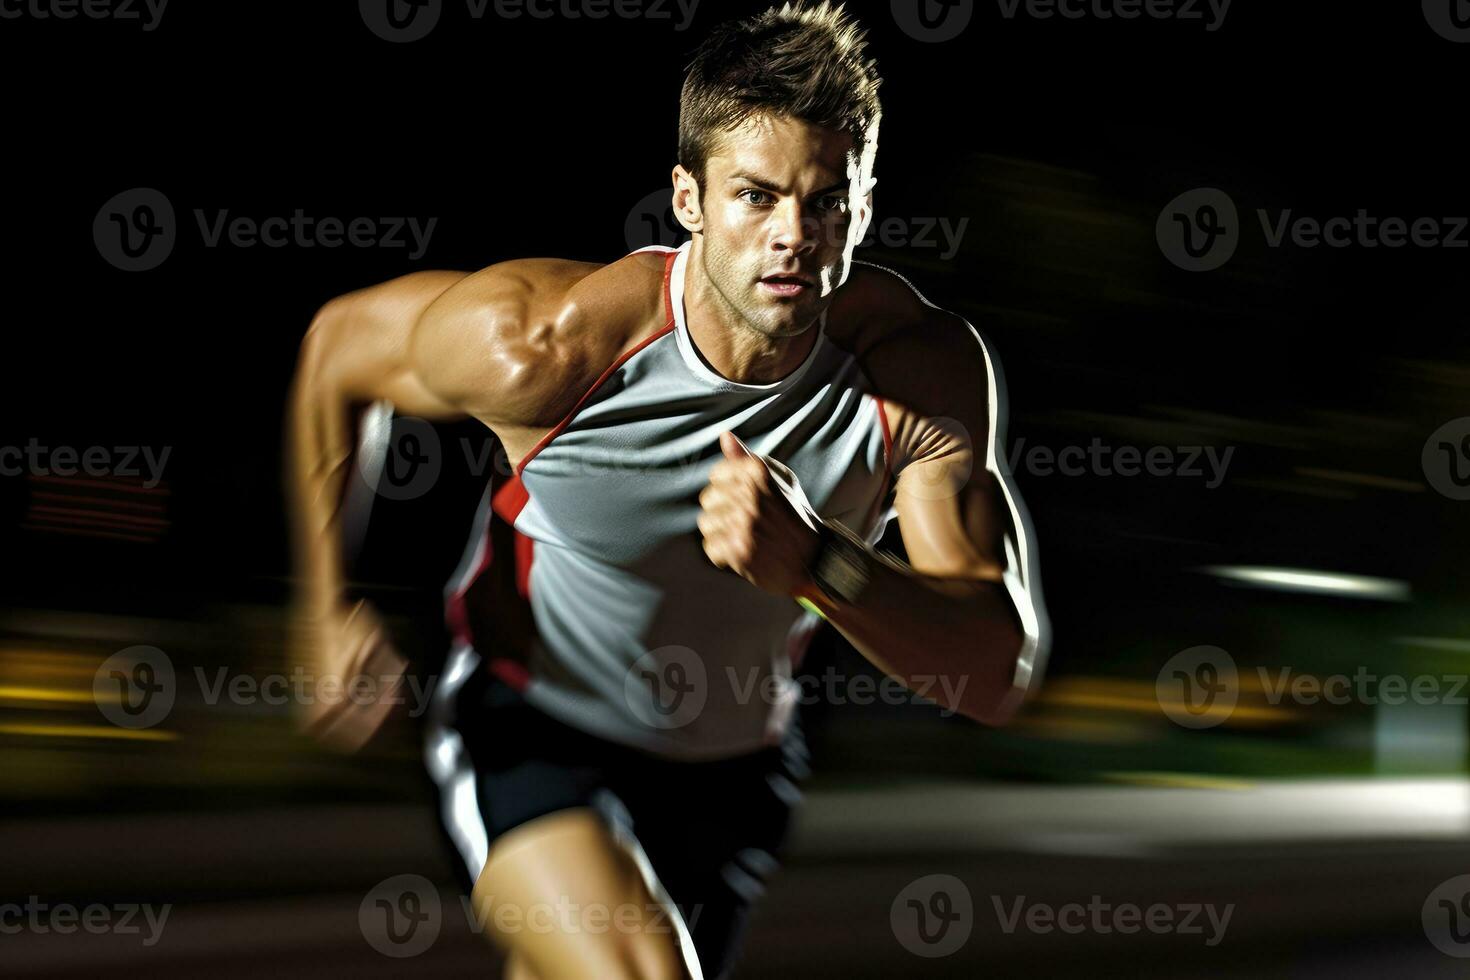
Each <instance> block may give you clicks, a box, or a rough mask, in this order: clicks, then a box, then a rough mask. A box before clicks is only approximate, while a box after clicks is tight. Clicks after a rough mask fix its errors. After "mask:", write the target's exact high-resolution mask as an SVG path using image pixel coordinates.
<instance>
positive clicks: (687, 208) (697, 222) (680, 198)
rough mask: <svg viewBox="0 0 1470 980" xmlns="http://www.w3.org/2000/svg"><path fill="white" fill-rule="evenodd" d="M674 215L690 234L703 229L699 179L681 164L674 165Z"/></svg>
mask: <svg viewBox="0 0 1470 980" xmlns="http://www.w3.org/2000/svg"><path fill="white" fill-rule="evenodd" d="M674 217H675V218H677V219H678V220H679V224H681V225H683V226H684V230H685V231H687V232H689V233H690V234H693V233H694V232H697V231H703V230H704V210H703V207H702V205H701V204H700V191H699V181H697V180H695V179H694V175H693V174H691V173H690V172H689V171H687V170H685V169H684V166H683V165H682V164H675V165H674Z"/></svg>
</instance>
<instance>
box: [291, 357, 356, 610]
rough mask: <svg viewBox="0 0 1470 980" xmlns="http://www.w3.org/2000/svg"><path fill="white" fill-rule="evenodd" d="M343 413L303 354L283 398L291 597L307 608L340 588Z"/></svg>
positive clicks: (331, 601) (332, 597) (332, 598)
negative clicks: (294, 592) (293, 587)
mask: <svg viewBox="0 0 1470 980" xmlns="http://www.w3.org/2000/svg"><path fill="white" fill-rule="evenodd" d="M348 413H349V406H348V405H347V404H346V402H345V400H344V399H342V398H341V397H340V396H339V395H338V394H337V393H336V392H335V391H334V390H333V387H332V386H331V385H329V384H326V383H325V382H323V381H322V380H321V379H320V378H319V377H317V376H316V375H315V372H314V371H313V369H312V365H311V364H310V363H309V362H308V361H306V357H305V355H303V364H302V365H301V367H300V368H299V369H298V371H297V376H296V378H295V380H294V382H293V383H292V388H291V397H290V401H289V404H288V412H287V422H286V425H287V434H288V439H287V443H288V447H289V448H288V452H287V456H288V459H287V461H286V464H287V465H286V489H287V497H288V501H289V509H290V514H291V543H292V563H293V569H294V572H295V577H296V589H297V596H296V598H297V602H298V604H299V605H300V606H301V607H302V609H303V611H306V612H309V613H320V612H325V611H327V610H330V609H332V608H333V607H334V606H335V605H336V604H337V603H338V602H340V600H341V598H342V593H343V586H344V576H343V570H342V554H343V549H342V512H341V510H342V499H343V493H342V491H343V486H344V483H345V481H346V478H347V473H348V467H349V466H350V465H351V460H352V449H353V447H352V445H351V443H350V441H349V440H348V436H347V433H348V421H349V420H348Z"/></svg>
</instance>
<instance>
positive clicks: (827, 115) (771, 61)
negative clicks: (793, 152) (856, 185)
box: [679, 0, 882, 182]
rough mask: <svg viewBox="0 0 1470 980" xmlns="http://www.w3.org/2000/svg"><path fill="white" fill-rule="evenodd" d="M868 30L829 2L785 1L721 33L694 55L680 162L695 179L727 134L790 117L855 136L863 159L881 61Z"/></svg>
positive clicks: (682, 105) (876, 110) (871, 137)
mask: <svg viewBox="0 0 1470 980" xmlns="http://www.w3.org/2000/svg"><path fill="white" fill-rule="evenodd" d="M866 39H867V32H866V31H864V30H862V29H861V28H860V27H858V25H857V23H856V21H854V20H853V19H852V18H851V17H850V16H849V15H848V13H847V11H846V10H845V9H844V8H843V7H842V5H841V4H834V3H832V2H830V0H823V2H822V3H821V4H820V5H816V6H813V5H811V4H809V3H805V2H801V0H798V2H795V3H786V4H784V5H783V6H781V7H780V8H779V9H777V8H775V7H772V8H771V9H769V10H767V11H766V12H765V13H763V14H760V15H758V16H756V17H751V18H749V19H747V20H742V21H730V22H727V23H725V24H721V25H720V26H719V27H717V28H715V30H714V32H713V33H712V34H711V35H710V36H709V37H708V38H706V39H705V41H704V43H703V44H701V45H700V46H699V48H698V49H697V50H696V51H695V53H694V60H693V61H691V62H690V64H689V69H688V73H687V74H686V75H685V76H684V88H683V91H682V93H681V94H680V97H679V162H680V163H681V164H683V166H684V169H685V170H688V171H689V172H690V173H692V174H693V175H694V177H695V179H696V180H699V181H700V182H703V181H704V168H705V164H706V162H707V161H708V159H709V156H710V153H711V150H712V149H713V147H714V145H715V142H716V141H717V140H718V139H719V137H720V135H721V134H722V133H725V132H728V131H729V130H731V129H734V128H735V127H737V126H739V125H740V124H741V123H743V122H745V120H747V119H749V118H751V117H753V116H761V115H786V116H793V117H795V118H797V119H802V120H805V121H806V122H809V123H813V124H815V125H818V126H827V127H830V128H832V129H837V130H841V131H843V132H847V133H850V134H851V135H852V138H853V145H854V148H855V149H856V150H857V152H858V153H859V155H860V156H861V155H862V154H863V151H864V149H867V148H868V143H869V142H870V141H876V139H877V127H878V119H879V116H880V115H881V110H880V107H879V104H878V86H879V85H880V84H882V79H881V78H879V76H878V67H877V63H876V62H875V61H873V60H872V59H870V58H868V57H867V40H866Z"/></svg>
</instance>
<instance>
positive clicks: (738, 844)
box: [616, 727, 808, 980]
mask: <svg viewBox="0 0 1470 980" xmlns="http://www.w3.org/2000/svg"><path fill="white" fill-rule="evenodd" d="M807 775H808V770H807V766H806V754H805V744H804V742H803V740H802V736H801V732H800V729H799V728H797V727H793V729H792V731H791V732H790V733H789V735H788V737H787V739H786V742H785V744H784V745H783V746H781V747H780V748H779V749H771V750H768V751H765V752H761V753H759V754H757V755H754V756H750V757H746V758H742V759H735V760H729V761H723V762H714V763H672V764H665V765H661V766H656V767H652V768H649V769H646V770H641V771H638V772H636V773H634V774H632V778H627V777H625V778H624V779H623V780H622V781H621V782H620V783H619V784H616V788H617V789H618V795H619V797H621V798H622V799H624V800H626V801H627V804H628V810H629V813H630V823H631V827H632V828H633V830H634V831H635V832H636V834H637V836H638V839H639V840H641V841H642V842H643V844H644V846H645V847H646V849H647V856H648V859H649V862H650V864H651V866H652V868H653V870H654V872H655V873H656V874H657V876H658V880H659V881H660V883H661V884H662V886H663V887H664V888H665V889H666V890H667V892H668V894H669V896H670V897H671V900H672V901H673V903H674V904H675V905H676V906H677V907H678V909H679V911H680V913H681V915H682V917H683V920H684V922H685V923H686V924H687V927H688V929H689V930H690V933H691V936H692V939H693V943H694V946H695V948H696V950H697V953H698V956H699V961H700V964H701V966H702V968H703V970H704V976H705V977H706V980H718V978H721V977H724V976H727V975H728V974H729V972H730V970H731V969H732V967H733V965H734V962H735V958H736V956H737V954H738V952H739V949H740V944H741V942H742V940H743V938H744V934H745V930H746V926H747V923H748V919H749V916H750V912H751V909H752V908H753V906H754V904H755V903H756V902H757V901H758V900H759V899H760V897H761V896H762V895H763V894H764V892H765V886H766V882H767V881H768V879H769V878H770V876H771V875H772V874H773V873H774V872H775V871H776V869H777V867H778V860H779V857H780V855H781V853H782V850H783V847H784V845H785V841H786V838H787V834H788V831H789V829H790V826H791V822H792V818H793V816H794V813H795V809H796V807H797V805H798V804H799V802H800V798H801V791H800V788H799V787H800V784H801V783H802V782H804V781H805V779H806V777H807Z"/></svg>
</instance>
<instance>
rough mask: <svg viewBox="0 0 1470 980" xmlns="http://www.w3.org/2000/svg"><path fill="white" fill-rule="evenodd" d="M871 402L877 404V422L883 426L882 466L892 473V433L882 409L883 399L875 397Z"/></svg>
mask: <svg viewBox="0 0 1470 980" xmlns="http://www.w3.org/2000/svg"><path fill="white" fill-rule="evenodd" d="M873 401H875V402H877V403H878V421H879V422H881V423H882V424H883V466H884V469H885V470H887V471H888V472H890V473H891V472H893V433H892V431H890V430H889V428H888V411H887V409H885V408H884V407H883V399H881V398H879V397H878V396H877V395H874V396H873Z"/></svg>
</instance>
